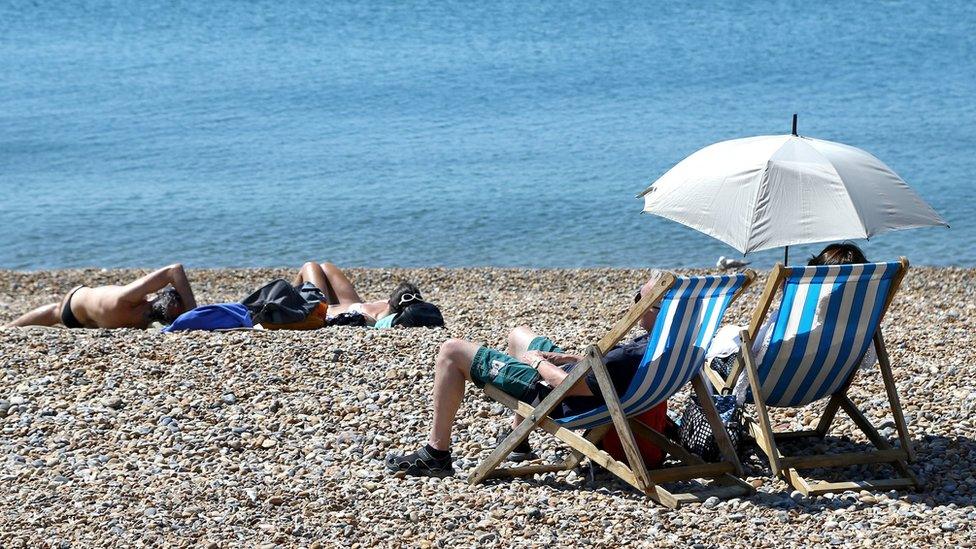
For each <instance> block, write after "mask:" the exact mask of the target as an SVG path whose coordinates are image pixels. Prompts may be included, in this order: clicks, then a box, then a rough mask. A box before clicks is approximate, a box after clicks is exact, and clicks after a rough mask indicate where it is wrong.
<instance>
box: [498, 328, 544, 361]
mask: <svg viewBox="0 0 976 549" xmlns="http://www.w3.org/2000/svg"><path fill="white" fill-rule="evenodd" d="M537 337H539V334H537V333H535V332H533V331H532V328H529V327H528V326H519V327H518V328H515V329H514V330H512V331H511V332H509V333H508V347H507V348H506V349H505V354H507V355H508V356H513V357H515V358H518V357H520V356H522V354H523V353H525V352H526V351H528V350H529V344H530V343H532V340H533V339H535V338H537Z"/></svg>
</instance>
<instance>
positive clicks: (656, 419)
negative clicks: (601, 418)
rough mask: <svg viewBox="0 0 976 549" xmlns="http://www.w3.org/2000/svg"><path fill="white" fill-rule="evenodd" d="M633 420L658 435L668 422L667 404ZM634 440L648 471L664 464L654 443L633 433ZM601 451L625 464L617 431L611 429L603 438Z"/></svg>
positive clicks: (660, 405) (661, 454) (662, 457)
mask: <svg viewBox="0 0 976 549" xmlns="http://www.w3.org/2000/svg"><path fill="white" fill-rule="evenodd" d="M634 419H636V420H638V421H640V422H641V423H643V424H644V425H647V426H648V427H650V428H651V429H654V430H655V431H657V432H659V433H664V426H665V424H666V423H667V420H668V402H667V401H664V402H662V403H660V404H658V405H657V406H655V407H653V408H651V409H650V410H648V411H646V412H644V413H643V414H640V415H639V416H635V417H634ZM634 439H635V440H636V441H637V449H638V450H640V453H641V456H642V457H643V458H644V464H645V465H647V468H648V469H653V468H655V467H660V465H661V464H662V463H664V452H663V451H661V449H660V448H658V447H657V446H655V445H654V443H652V442H651V441H649V440H647V439H646V438H643V437H642V436H641V435H640V433H638V432H634ZM603 449H604V450H606V452H607V453H608V454H610V455H611V456H613V459H615V460H617V461H622V462H624V463H626V462H627V457H626V456H625V455H624V449H623V447H622V446H621V445H620V437H619V436H617V429H615V428H611V429H610V431H608V432H607V434H606V436H604V437H603Z"/></svg>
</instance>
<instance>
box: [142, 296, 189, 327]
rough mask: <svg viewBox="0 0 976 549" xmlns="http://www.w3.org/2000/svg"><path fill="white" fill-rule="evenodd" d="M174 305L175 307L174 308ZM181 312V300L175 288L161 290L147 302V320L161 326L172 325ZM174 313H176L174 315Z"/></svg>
mask: <svg viewBox="0 0 976 549" xmlns="http://www.w3.org/2000/svg"><path fill="white" fill-rule="evenodd" d="M174 305H176V306H177V307H174ZM182 310H183V298H182V297H180V293H179V292H177V291H176V289H175V288H172V287H167V288H163V289H162V290H160V291H159V292H157V293H156V297H155V298H154V299H153V300H152V301H150V302H149V320H154V321H156V322H159V323H162V324H166V325H169V324H172V323H173V321H174V320H176V317H177V316H179V315H180V314H181V311H182ZM174 311H176V312H175V313H174Z"/></svg>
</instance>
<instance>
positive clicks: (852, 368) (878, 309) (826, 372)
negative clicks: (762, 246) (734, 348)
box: [709, 258, 918, 495]
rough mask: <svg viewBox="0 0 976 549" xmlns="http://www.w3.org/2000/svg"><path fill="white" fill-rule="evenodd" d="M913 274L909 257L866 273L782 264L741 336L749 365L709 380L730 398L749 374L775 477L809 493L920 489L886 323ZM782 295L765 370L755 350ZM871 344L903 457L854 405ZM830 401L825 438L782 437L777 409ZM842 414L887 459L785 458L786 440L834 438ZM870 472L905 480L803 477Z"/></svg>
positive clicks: (758, 431) (821, 428) (861, 455)
mask: <svg viewBox="0 0 976 549" xmlns="http://www.w3.org/2000/svg"><path fill="white" fill-rule="evenodd" d="M907 270H908V260H907V259H905V258H901V260H899V261H897V262H890V263H867V264H863V265H830V266H814V267H783V266H782V265H779V264H777V265H776V267H775V268H774V269H773V271H772V273H771V275H770V277H769V280H768V282H767V284H766V288H765V290H764V292H763V295H762V297H761V298H760V302H759V306H758V308H757V309H756V311H755V314H754V315H753V317H752V321H751V322H750V324H749V328H748V330H743V331H742V332H741V339H742V343H741V346H740V352H739V356H740V358H741V360H739V361H738V363H737V364H736V366H735V367H734V368H733V370H732V372H731V373H730V375H729V377H728V378H727V379H724V380H722V379H716V377H715V374H714V372H709V377H710V378H711V379H712V381H713V383H716V384H717V385H718V386H719V387H720V388H723V389H729V388H731V387H732V386H734V384H735V382H736V380H737V378H738V377H739V373H740V372H741V371H742V369H743V368H745V370H746V373H747V376H748V378H749V384H750V388H751V392H750V395H749V397H750V399H751V400H752V401H753V402H754V404H755V408H756V420H758V424H757V422H756V420H753V419H751V418H749V419H747V421H748V424H749V429H750V432H751V433H752V435H753V437H755V439H756V443H757V444H758V446H759V447H760V448H761V449H762V450H763V452H765V453H766V455H767V456H768V457H769V462H770V466H771V467H772V470H773V473H774V474H776V475H778V476H781V477H783V479H784V480H786V481H787V482H788V483H789V484H790V485H792V486H793V487H794V488H795V489H796V490H799V491H800V492H802V493H803V494H806V495H816V494H823V493H827V492H841V491H844V490H861V489H890V488H907V487H917V486H918V482H917V480H916V478H915V476H914V475H913V474H912V472H911V471H910V470H909V468H908V466H907V462H909V461H912V460H913V459H914V454H913V451H912V445H911V440H910V439H909V436H908V428H907V426H906V423H905V417H904V414H903V413H902V410H901V405H900V404H899V402H898V393H897V391H896V390H895V382H894V378H893V376H892V371H891V364H890V362H889V360H888V353H887V352H886V350H885V344H884V338H883V337H882V335H881V321H882V319H883V318H884V315H885V312H886V311H887V309H888V306H889V305H890V304H891V300H892V298H893V297H894V296H895V292H897V291H898V286H899V284H900V283H901V280H902V277H904V276H905V272H906V271H907ZM780 288H782V289H783V291H782V296H783V297H782V300H781V301H780V307H779V309H778V310H777V312H776V313H775V318H774V319H773V325H772V327H771V328H770V332H771V335H770V336H769V343H768V345H766V346H765V348H766V351H765V354H764V355H763V356H762V357H761V358H760V359H759V361H758V363H757V360H756V357H755V355H754V353H753V350H752V349H753V339H754V338H755V337H756V334H757V333H758V331H759V329H760V326H762V324H763V321H764V319H765V317H766V315H767V313H768V312H769V310H770V307H771V305H772V301H773V298H774V296H775V294H776V293H777V291H778V290H779V289H780ZM871 344H873V345H874V347H875V350H876V352H877V355H878V363H879V365H880V368H881V374H882V378H883V380H884V385H885V390H886V392H887V394H888V401H889V404H890V405H891V412H892V417H893V418H894V422H895V426H896V428H897V431H898V436H899V440H900V448H894V447H892V446H891V444H889V443H888V442H887V441H886V440H885V439H884V438H883V437H882V436H881V435H880V434H878V431H877V430H876V429H875V428H874V426H872V425H871V422H870V421H868V419H867V418H866V417H865V416H864V414H863V413H862V412H861V411H860V410H859V409H858V408H857V406H855V405H854V403H853V402H852V401H851V399H850V398H849V397H848V396H847V391H848V389H849V388H850V386H851V383H852V382H853V380H854V377H855V375H856V374H857V370H858V366H859V365H860V363H861V361H862V359H863V357H864V355H865V353H866V352H867V350H868V346H869V345H871ZM709 370H710V369H709ZM827 398H829V400H828V402H827V405H826V408H825V410H824V412H823V416H821V418H820V420H819V423H818V425H817V427H816V429H813V430H805V431H794V432H782V433H774V432H773V430H772V427H771V423H770V420H769V414H768V408H770V407H799V406H804V405H806V404H809V403H811V402H816V401H819V400H823V399H827ZM839 408H843V409H844V411H845V412H846V413H847V415H849V416H850V417H851V419H852V420H853V421H854V423H855V424H856V425H857V426H858V427H859V428H860V429H861V431H863V432H864V434H865V435H866V436H867V438H868V440H870V441H871V442H872V443H873V444H874V445H875V446H876V447H877V450H872V451H866V452H849V453H843V454H831V455H813V456H799V457H788V456H784V455H783V454H782V453H781V452H780V450H779V448H778V447H777V444H776V441H778V440H788V439H797V438H803V437H811V436H815V437H819V438H823V437H824V436H826V435H827V432H828V430H829V429H830V424H831V423H832V421H833V419H834V417H835V415H836V414H837V410H838V409H839ZM868 463H887V464H890V465H891V466H892V467H893V468H894V469H895V470H896V471H897V472H898V473H899V474H900V475H901V478H885V479H880V480H870V481H851V482H811V481H808V480H807V479H805V478H804V477H803V476H801V475H800V473H799V472H798V471H799V470H801V469H815V468H828V467H840V466H849V465H858V464H868Z"/></svg>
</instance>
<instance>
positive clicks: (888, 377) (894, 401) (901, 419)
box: [874, 328, 915, 462]
mask: <svg viewBox="0 0 976 549" xmlns="http://www.w3.org/2000/svg"><path fill="white" fill-rule="evenodd" d="M874 349H875V351H877V353H878V366H879V367H880V368H881V377H882V379H884V385H885V391H887V393H888V404H890V405H891V415H892V417H893V418H894V420H895V428H896V429H898V438H899V440H900V441H901V447H902V449H903V450H905V453H906V454H907V455H908V461H909V462H913V461H915V449H914V448H913V447H912V439H911V437H910V436H909V434H908V423H907V422H906V421H905V414H904V412H902V409H901V402H900V401H899V400H898V389H897V387H896V386H895V376H894V374H893V373H892V371H891V362H890V360H889V358H888V349H887V348H886V347H885V342H884V337H882V335H881V329H880V328H879V329H878V331H877V333H875V334H874Z"/></svg>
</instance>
